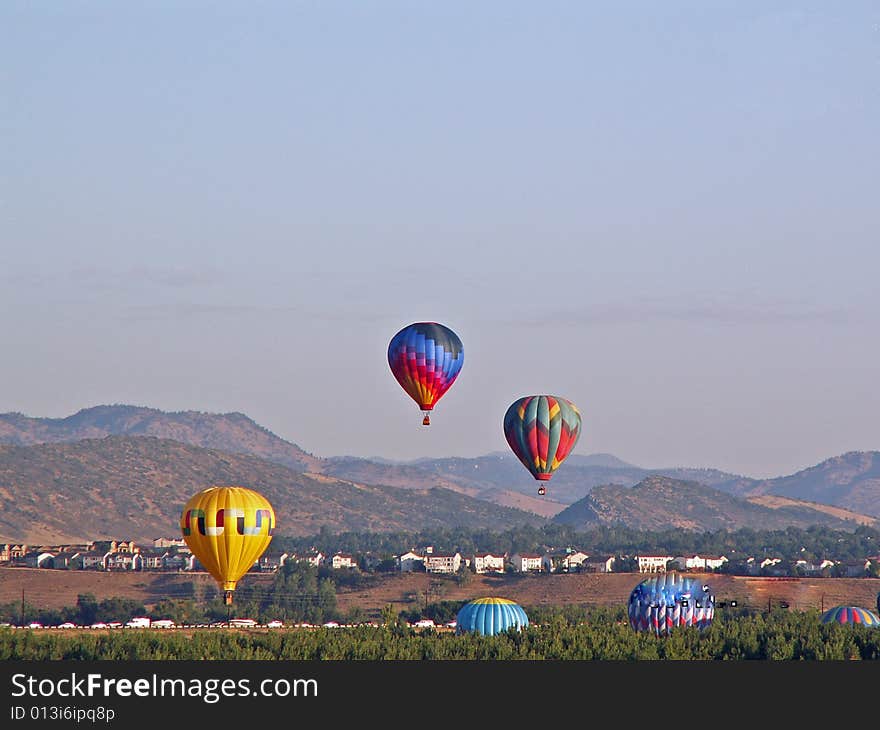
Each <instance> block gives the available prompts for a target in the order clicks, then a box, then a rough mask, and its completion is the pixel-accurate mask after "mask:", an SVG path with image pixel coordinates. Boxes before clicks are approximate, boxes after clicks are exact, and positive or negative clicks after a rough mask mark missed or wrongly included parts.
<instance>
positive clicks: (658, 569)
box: [636, 555, 675, 573]
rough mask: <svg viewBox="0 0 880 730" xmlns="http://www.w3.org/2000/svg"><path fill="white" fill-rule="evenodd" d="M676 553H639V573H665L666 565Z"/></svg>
mask: <svg viewBox="0 0 880 730" xmlns="http://www.w3.org/2000/svg"><path fill="white" fill-rule="evenodd" d="M674 557H675V556H674V555H637V556H636V560H637V561H638V564H639V573H665V572H666V565H667V563H669V561H670V560H672V559H673V558H674Z"/></svg>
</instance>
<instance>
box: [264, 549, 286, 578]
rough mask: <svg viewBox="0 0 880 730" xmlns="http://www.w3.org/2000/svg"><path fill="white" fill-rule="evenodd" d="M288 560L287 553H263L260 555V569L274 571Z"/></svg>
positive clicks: (268, 571)
mask: <svg viewBox="0 0 880 730" xmlns="http://www.w3.org/2000/svg"><path fill="white" fill-rule="evenodd" d="M286 561H287V553H284V552H274V551H273V552H271V553H263V555H261V556H260V570H261V571H264V572H267V573H274V572H276V571H277V570H278V569H279V568H281V567H282V566H283V565H284V563H285V562H286Z"/></svg>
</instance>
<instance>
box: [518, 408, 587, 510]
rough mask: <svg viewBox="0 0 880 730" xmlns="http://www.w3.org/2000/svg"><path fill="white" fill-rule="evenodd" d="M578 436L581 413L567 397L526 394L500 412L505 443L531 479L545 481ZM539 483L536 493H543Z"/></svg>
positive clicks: (563, 458)
mask: <svg viewBox="0 0 880 730" xmlns="http://www.w3.org/2000/svg"><path fill="white" fill-rule="evenodd" d="M580 435H581V414H580V411H579V410H578V408H577V406H576V405H575V404H574V403H572V402H571V401H570V400H566V399H565V398H560V397H559V396H555V395H527V396H524V397H523V398H519V399H518V400H515V401H514V402H513V403H511V404H510V407H509V408H508V409H507V412H506V413H505V414H504V436H505V438H506V439H507V443H508V444H509V445H510V448H511V449H512V450H513V453H514V454H516V456H517V458H518V459H519V460H520V461H521V462H522V463H523V466H525V468H526V469H528V470H529V472H530V473H531V474H532V476H533V477H535V479H537V480H538V481H541V482H545V481H549V480H550V478H551V477H552V476H553V473H554V472H555V471H556V469H558V468H559V465H560V464H562V462H563V461H564V460H565V458H566V457H567V456H568V455H569V454H570V453H571V451H572V449H573V448H574V446H575V444H576V443H577V440H578V437H579V436H580ZM546 491H547V490H546V489H545V488H544V485H543V484H542V485H541V486H540V487H539V488H538V494H541V495H543V494H545V493H546Z"/></svg>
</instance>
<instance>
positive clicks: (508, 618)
mask: <svg viewBox="0 0 880 730" xmlns="http://www.w3.org/2000/svg"><path fill="white" fill-rule="evenodd" d="M528 625H529V617H528V616H527V615H526V612H525V611H524V610H523V608H522V606H520V605H519V604H517V603H515V602H513V601H510V600H508V599H507V598H494V597H493V598H477V599H476V600H474V601H471V602H470V603H466V604H465V605H464V606H462V607H461V609H460V610H459V612H458V615H457V616H456V618H455V633H457V634H463V633H468V632H469V633H476V634H482V635H483V636H492V635H493V634H500V633H504V632H505V631H507V630H508V629H510V628H516V630H517V631H520V630H521V629H522V628H524V627H526V626H528Z"/></svg>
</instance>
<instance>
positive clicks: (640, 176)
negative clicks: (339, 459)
mask: <svg viewBox="0 0 880 730" xmlns="http://www.w3.org/2000/svg"><path fill="white" fill-rule="evenodd" d="M878 140H880V5H878V4H877V3H876V2H867V1H866V2H856V1H848V2H843V3H829V2H804V1H798V2H743V0H735V1H731V2H705V1H704V0H700V1H695V2H679V1H677V0H672V1H670V2H662V3H658V2H653V1H652V2H648V1H645V2H625V3H616V2H580V1H572V2H554V1H553V0H550V1H548V2H540V3H535V2H517V1H514V0H503V1H501V0H499V1H497V2H495V1H491V2H454V1H453V2H450V1H446V2H442V3H440V2H435V3H428V2H383V1H381V0H377V1H375V2H354V1H353V0H350V1H349V2H326V1H325V2H319V1H317V0H316V1H314V2H293V1H288V2H280V1H279V2H253V1H249V2H188V1H185V0H184V1H182V0H176V1H175V2H170V1H168V2H155V1H151V2H120V3H118V2H78V1H76V0H66V1H65V2H62V3H59V2H50V1H48V0H20V1H19V0H5V2H3V3H2V5H0V313H2V315H3V316H2V323H3V335H2V343H3V347H2V352H0V382H2V387H0V412H7V411H21V412H23V413H25V414H27V415H31V416H39V417H63V416H67V415H70V414H72V413H74V412H75V411H77V410H79V409H80V408H84V407H90V406H93V405H98V404H106V403H128V404H135V405H143V406H150V407H155V408H160V409H163V410H171V411H177V410H189V409H194V410H200V411H209V412H226V411H241V412H243V413H245V414H247V415H248V416H250V417H251V418H253V419H254V420H256V421H257V422H258V423H260V424H261V425H263V426H265V427H267V428H269V429H270V430H272V431H273V432H275V433H276V434H278V435H279V436H281V437H283V438H286V439H288V440H290V441H293V442H295V443H297V444H299V445H300V446H302V447H303V448H305V449H306V450H308V451H311V452H312V453H314V454H316V455H318V456H333V455H342V454H352V455H359V456H384V457H388V458H400V459H411V458H417V457H421V456H477V455H482V454H485V453H488V452H492V451H498V450H502V451H506V450H507V444H506V442H505V441H504V436H503V432H502V429H501V422H502V418H503V415H504V411H505V410H506V408H507V406H508V405H509V404H510V403H511V402H512V401H513V400H515V399H516V398H519V397H520V396H523V395H529V394H537V393H550V394H555V395H561V396H563V397H566V398H568V399H570V400H572V401H574V402H575V403H576V404H577V405H578V406H579V407H580V409H581V411H582V414H583V418H584V430H583V434H582V436H581V440H580V442H579V443H578V446H577V449H576V451H577V452H578V453H582V454H589V453H594V452H610V453H613V454H615V455H616V456H618V457H620V458H622V459H625V460H627V461H630V462H632V463H635V464H638V465H640V466H645V467H664V466H681V465H685V466H712V467H717V468H721V469H726V470H730V471H734V472H737V473H740V474H745V475H749V476H776V475H780V474H787V473H791V472H793V471H796V470H798V469H801V468H804V467H807V466H810V465H812V464H815V463H817V462H818V461H821V460H822V459H824V458H826V457H829V456H833V455H836V454H839V453H842V452H844V451H849V450H857V449H878V448H880V389H878V361H880V338H878V335H877V332H878V329H877V328H878V325H880V293H878V286H877V284H878V265H880V252H878V246H880V224H878V211H880V142H878ZM422 320H432V321H438V322H442V323H444V324H446V325H447V326H449V327H451V328H452V329H454V330H455V331H456V332H457V333H458V334H459V336H460V337H461V339H462V341H463V343H464V351H465V362H464V367H463V369H462V372H461V375H460V376H459V378H458V380H457V381H456V383H455V384H454V385H453V387H452V388H451V389H450V390H449V391H448V392H447V394H446V395H445V396H444V398H443V399H442V400H441V401H440V402H439V404H438V405H437V407H436V409H435V412H434V416H433V423H432V425H431V426H430V427H428V428H425V427H423V426H421V415H420V412H419V410H418V408H417V406H416V405H415V403H414V402H413V401H411V400H410V399H409V397H408V396H407V395H406V394H405V393H404V392H403V390H402V389H401V388H400V387H399V386H398V384H397V382H396V381H395V380H394V378H393V376H392V375H391V372H390V370H389V368H388V363H387V359H386V351H387V345H388V342H389V340H390V339H391V337H392V336H393V335H394V334H395V333H396V332H397V331H398V330H399V329H400V328H401V327H403V326H405V325H407V324H409V323H411V322H415V321H422Z"/></svg>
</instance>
